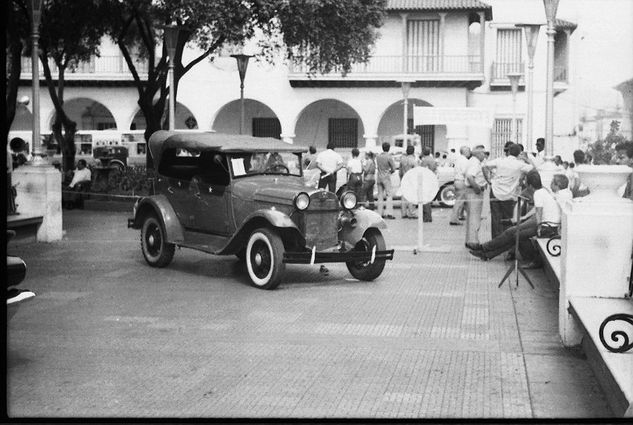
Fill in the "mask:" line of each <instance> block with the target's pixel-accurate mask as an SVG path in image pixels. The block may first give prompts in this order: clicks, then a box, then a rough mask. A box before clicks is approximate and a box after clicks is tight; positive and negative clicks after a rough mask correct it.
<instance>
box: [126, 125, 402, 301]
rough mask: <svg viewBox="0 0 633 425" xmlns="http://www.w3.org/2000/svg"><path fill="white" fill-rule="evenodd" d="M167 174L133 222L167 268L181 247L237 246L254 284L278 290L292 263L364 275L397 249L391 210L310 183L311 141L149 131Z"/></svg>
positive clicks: (148, 250)
mask: <svg viewBox="0 0 633 425" xmlns="http://www.w3.org/2000/svg"><path fill="white" fill-rule="evenodd" d="M149 150H150V154H151V155H152V157H153V159H154V166H155V171H156V175H157V178H156V180H155V185H154V194H153V195H151V196H147V197H144V198H141V199H140V200H139V201H137V203H136V204H135V206H134V211H133V217H132V218H130V219H129V220H128V226H129V227H131V228H134V229H138V230H140V232H141V251H142V253H143V256H144V258H145V261H146V262H147V263H148V264H149V265H150V266H152V267H165V266H167V265H169V264H170V262H171V261H172V259H173V257H174V252H175V248H176V247H185V248H192V249H196V250H199V251H203V252H207V253H211V254H218V255H236V256H237V257H238V258H240V259H242V260H243V261H245V262H246V268H247V271H248V275H249V278H250V280H251V284H252V285H253V286H255V287H257V288H262V289H273V288H275V287H277V286H278V285H279V283H280V282H281V279H282V277H283V274H284V269H285V265H286V264H289V263H297V264H316V263H328V262H344V263H345V264H346V265H347V269H348V270H349V272H350V273H351V274H352V276H354V277H355V278H357V279H359V280H366V281H369V280H374V279H376V278H377V277H379V276H380V274H381V273H382V271H383V269H384V267H385V263H386V261H387V260H391V259H393V250H387V249H386V245H385V240H384V238H383V236H382V233H381V229H384V228H386V227H387V226H386V224H385V222H384V221H383V219H382V218H381V217H380V216H379V215H378V214H376V213H374V212H373V211H369V210H366V209H364V208H358V209H357V208H356V206H357V200H356V195H355V194H354V193H353V192H351V191H350V192H347V191H346V192H344V193H342V194H341V196H340V198H339V197H337V196H336V195H335V194H334V193H331V192H329V191H326V190H323V189H315V188H311V187H307V186H306V183H305V180H304V176H303V170H302V167H301V155H302V153H303V152H305V151H306V149H305V148H303V147H300V146H296V145H292V144H288V143H285V142H282V141H280V140H277V139H272V138H256V137H251V136H238V135H228V134H217V133H198V134H192V133H182V132H168V131H158V132H156V133H154V134H153V135H152V137H151V138H150V140H149Z"/></svg>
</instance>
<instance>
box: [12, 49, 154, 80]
mask: <svg viewBox="0 0 633 425" xmlns="http://www.w3.org/2000/svg"><path fill="white" fill-rule="evenodd" d="M48 64H49V66H50V68H51V73H52V77H53V78H56V77H57V66H56V65H55V62H53V60H49V63H48ZM135 66H136V70H137V72H138V73H139V74H147V71H148V62H147V60H145V59H137V61H136V63H135ZM31 69H32V68H31V58H27V57H23V58H22V75H23V76H26V75H28V76H30V75H31ZM39 71H40V76H43V75H44V71H43V69H42V66H41V65H40V67H39ZM65 76H66V77H68V78H70V79H73V78H78V77H79V78H103V77H106V76H116V77H117V78H130V79H131V78H132V74H131V73H130V70H129V68H128V66H127V63H126V62H125V59H124V58H123V56H121V55H110V56H93V57H92V58H91V59H90V61H88V62H81V63H78V64H76V65H74V66H69V67H68V68H67V69H66V73H65Z"/></svg>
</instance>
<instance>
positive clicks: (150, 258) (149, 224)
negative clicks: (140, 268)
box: [141, 214, 176, 267]
mask: <svg viewBox="0 0 633 425" xmlns="http://www.w3.org/2000/svg"><path fill="white" fill-rule="evenodd" d="M175 248H176V246H175V245H174V244H173V243H169V242H167V239H166V237H165V230H164V229H163V225H162V223H161V222H160V220H159V219H158V218H157V217H156V216H155V215H153V214H152V215H149V216H147V217H145V220H144V221H143V226H142V227H141V250H142V251H143V257H145V261H147V264H149V265H150V266H152V267H165V266H167V265H168V264H169V263H171V260H172V259H173V258H174V251H175Z"/></svg>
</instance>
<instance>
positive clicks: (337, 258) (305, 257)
mask: <svg viewBox="0 0 633 425" xmlns="http://www.w3.org/2000/svg"><path fill="white" fill-rule="evenodd" d="M393 252H394V250H393V249H390V250H385V251H376V252H375V253H373V252H372V251H346V252H337V251H332V252H315V253H313V252H312V251H303V252H284V258H283V262H284V263H286V264H311V263H346V262H348V261H364V262H365V261H371V260H372V255H373V256H374V258H373V259H374V261H375V260H393Z"/></svg>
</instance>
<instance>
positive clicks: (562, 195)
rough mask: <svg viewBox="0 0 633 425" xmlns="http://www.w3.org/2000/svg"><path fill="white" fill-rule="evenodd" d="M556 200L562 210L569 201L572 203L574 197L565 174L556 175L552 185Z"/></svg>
mask: <svg viewBox="0 0 633 425" xmlns="http://www.w3.org/2000/svg"><path fill="white" fill-rule="evenodd" d="M550 187H551V189H552V194H553V195H554V199H556V202H558V205H560V207H561V208H562V207H563V205H565V203H566V202H567V201H571V200H572V199H573V197H574V195H573V194H572V193H571V190H569V179H568V178H567V176H566V175H564V174H554V176H553V177H552V183H551V184H550Z"/></svg>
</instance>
